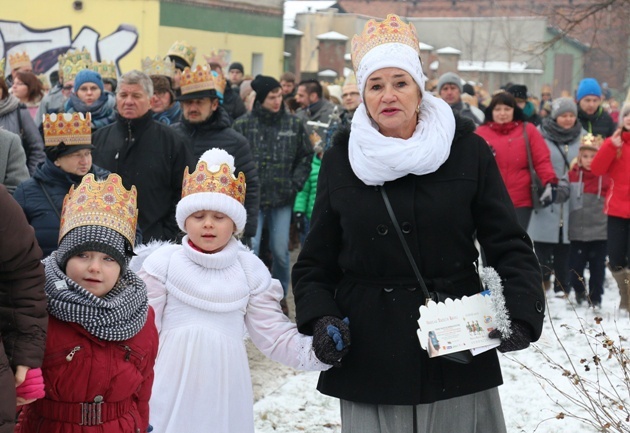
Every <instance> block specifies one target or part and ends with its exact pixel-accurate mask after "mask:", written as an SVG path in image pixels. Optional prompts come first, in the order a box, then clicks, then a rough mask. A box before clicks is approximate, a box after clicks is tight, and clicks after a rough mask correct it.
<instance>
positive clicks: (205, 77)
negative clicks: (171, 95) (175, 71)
mask: <svg viewBox="0 0 630 433" xmlns="http://www.w3.org/2000/svg"><path fill="white" fill-rule="evenodd" d="M225 85H226V81H225V77H223V76H220V75H218V76H214V75H213V74H212V71H211V70H210V68H209V67H208V66H202V65H197V67H195V68H194V69H190V68H188V67H187V68H184V71H183V72H182V76H181V79H180V82H179V86H180V90H181V92H182V95H187V94H189V93H194V92H201V91H203V90H215V91H217V92H221V94H223V91H224V90H225Z"/></svg>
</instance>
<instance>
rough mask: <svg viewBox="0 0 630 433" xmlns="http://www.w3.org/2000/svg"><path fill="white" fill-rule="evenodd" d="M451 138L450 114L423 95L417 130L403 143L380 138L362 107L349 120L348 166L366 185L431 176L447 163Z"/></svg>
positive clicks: (443, 105) (440, 103)
mask: <svg viewBox="0 0 630 433" xmlns="http://www.w3.org/2000/svg"><path fill="white" fill-rule="evenodd" d="M454 136H455V117H454V116H453V110H452V109H451V107H450V106H449V105H448V104H447V103H446V102H444V101H443V100H441V99H439V98H436V97H435V96H433V95H431V94H429V93H426V92H424V95H423V97H422V103H421V104H420V120H419V121H418V126H416V130H415V132H414V133H413V135H412V136H411V138H409V139H406V140H404V139H401V138H394V137H385V136H383V135H382V134H381V133H380V132H379V130H378V126H377V125H376V123H375V122H374V121H373V120H372V119H370V118H369V117H368V115H367V110H366V108H365V104H363V103H362V104H361V105H359V107H358V108H357V111H356V112H355V113H354V117H353V118H352V126H351V129H350V140H349V143H348V155H349V158H350V165H351V166H352V170H353V171H354V174H356V176H357V177H358V178H359V179H361V180H362V181H363V183H365V184H366V185H383V184H384V183H385V182H388V181H392V180H396V179H399V178H401V177H404V176H406V175H408V174H415V175H423V174H429V173H433V172H435V171H436V170H437V169H438V168H439V167H440V166H441V165H442V164H444V162H445V161H446V160H447V158H448V156H449V154H450V152H451V143H452V142H453V137H454Z"/></svg>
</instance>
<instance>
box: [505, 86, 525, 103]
mask: <svg viewBox="0 0 630 433" xmlns="http://www.w3.org/2000/svg"><path fill="white" fill-rule="evenodd" d="M507 92H508V93H511V94H512V96H514V97H515V98H516V99H523V100H525V101H527V86H525V85H523V84H512V85H511V86H510V87H508V89H507Z"/></svg>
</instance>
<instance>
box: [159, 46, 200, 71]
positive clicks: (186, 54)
mask: <svg viewBox="0 0 630 433" xmlns="http://www.w3.org/2000/svg"><path fill="white" fill-rule="evenodd" d="M196 53H197V48H195V47H193V46H192V45H190V44H189V43H188V42H186V41H175V42H174V43H173V45H171V47H170V48H169V49H168V52H167V53H166V56H167V57H168V56H173V57H178V58H180V59H182V60H183V61H184V63H186V64H187V65H188V67H192V65H193V63H194V62H195V54H196Z"/></svg>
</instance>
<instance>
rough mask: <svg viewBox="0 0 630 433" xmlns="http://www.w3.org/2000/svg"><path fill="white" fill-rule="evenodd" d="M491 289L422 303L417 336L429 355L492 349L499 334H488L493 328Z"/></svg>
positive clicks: (476, 352) (473, 352)
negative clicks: (491, 336) (459, 297)
mask: <svg viewBox="0 0 630 433" xmlns="http://www.w3.org/2000/svg"><path fill="white" fill-rule="evenodd" d="M493 316H494V313H493V311H492V307H491V303H490V292H488V291H485V292H482V293H478V294H476V295H474V296H464V297H463V298H461V299H455V300H453V299H447V300H446V302H438V303H435V302H433V301H429V304H428V305H426V306H425V305H422V306H421V307H420V319H419V320H418V325H419V327H420V328H419V329H418V339H419V340H420V346H422V348H423V349H424V350H426V351H427V352H428V353H429V357H430V358H433V357H436V356H442V355H446V354H449V353H454V352H460V351H462V350H470V351H471V353H472V354H473V355H478V354H479V353H482V352H485V351H487V350H490V349H493V348H495V347H497V346H498V345H499V344H500V340H499V339H498V338H488V333H489V332H490V331H492V330H493V329H494V325H493Z"/></svg>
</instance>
